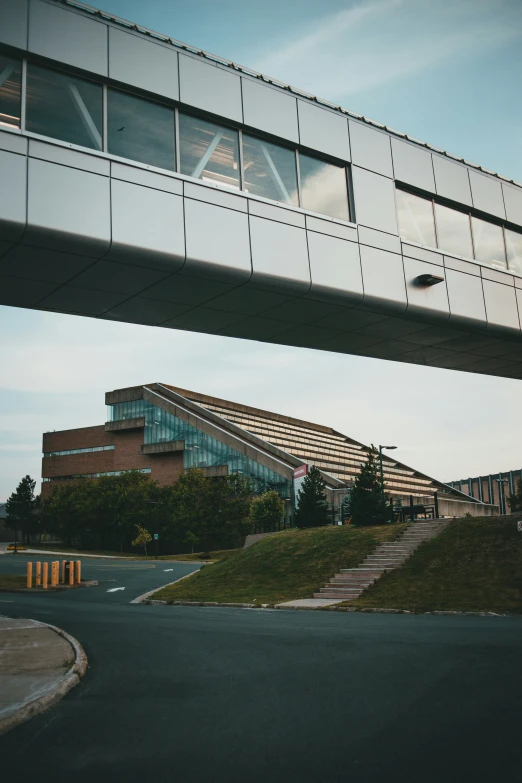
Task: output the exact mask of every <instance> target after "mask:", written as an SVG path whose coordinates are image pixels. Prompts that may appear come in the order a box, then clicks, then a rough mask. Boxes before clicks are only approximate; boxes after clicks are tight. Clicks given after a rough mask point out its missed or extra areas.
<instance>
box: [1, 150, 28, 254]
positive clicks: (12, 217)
mask: <svg viewBox="0 0 522 783" xmlns="http://www.w3.org/2000/svg"><path fill="white" fill-rule="evenodd" d="M0 171H1V172H2V182H3V184H2V187H0V215H1V217H0V239H1V240H2V241H3V242H7V243H9V242H16V241H17V240H18V239H20V238H21V236H22V234H23V233H24V231H25V227H26V223H27V208H26V205H27V158H26V157H24V156H22V155H15V154H13V153H12V152H5V151H4V150H0ZM8 183H9V184H8Z"/></svg>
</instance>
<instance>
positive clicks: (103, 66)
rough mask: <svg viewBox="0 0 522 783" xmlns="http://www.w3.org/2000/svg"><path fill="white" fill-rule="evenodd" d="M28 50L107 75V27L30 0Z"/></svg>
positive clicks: (69, 12)
mask: <svg viewBox="0 0 522 783" xmlns="http://www.w3.org/2000/svg"><path fill="white" fill-rule="evenodd" d="M15 4H16V3H15ZM8 5H10V6H12V5H13V3H8ZM28 48H29V51H30V52H34V54H40V55H42V57H49V58H50V59H51V60H59V61H60V62H62V63H67V65H73V66H74V67H76V68H82V69H83V70H85V71H92V72H93V73H97V74H100V75H101V76H107V75H108V73H107V71H108V68H107V61H108V56H107V55H108V46H107V25H105V24H103V23H102V22H97V21H95V20H94V19H87V18H86V17H85V16H83V15H81V14H78V13H75V12H74V11H71V10H69V9H66V8H59V7H58V6H55V5H50V4H49V3H44V2H40V0H31V13H30V15H29V47H28Z"/></svg>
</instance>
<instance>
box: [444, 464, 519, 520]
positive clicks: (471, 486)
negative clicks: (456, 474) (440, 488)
mask: <svg viewBox="0 0 522 783" xmlns="http://www.w3.org/2000/svg"><path fill="white" fill-rule="evenodd" d="M519 481H522V468H521V469H519V470H508V471H505V472H503V473H490V474H489V475H487V476H475V477H474V478H471V477H469V478H464V479H459V480H458V481H448V482H447V483H448V486H450V487H453V488H454V489H458V490H459V491H460V492H465V493H466V494H467V495H470V496H471V497H472V498H476V500H481V501H483V502H484V503H494V504H495V505H497V506H499V509H500V513H501V514H511V513H513V512H512V510H511V507H510V505H509V503H508V500H507V498H508V496H509V495H512V494H514V493H515V492H516V490H517V486H518V482H519Z"/></svg>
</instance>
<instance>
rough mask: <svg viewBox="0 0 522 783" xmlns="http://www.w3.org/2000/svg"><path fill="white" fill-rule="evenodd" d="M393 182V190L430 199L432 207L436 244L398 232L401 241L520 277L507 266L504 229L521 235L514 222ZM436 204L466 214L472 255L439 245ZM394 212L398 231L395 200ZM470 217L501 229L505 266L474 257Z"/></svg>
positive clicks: (520, 230)
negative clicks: (403, 235) (464, 254)
mask: <svg viewBox="0 0 522 783" xmlns="http://www.w3.org/2000/svg"><path fill="white" fill-rule="evenodd" d="M394 184H395V190H396V191H397V190H399V191H401V192H403V193H409V194H411V195H412V196H416V197H417V198H421V199H424V200H425V201H430V202H431V204H432V209H433V219H434V225H435V241H436V243H437V244H436V246H435V247H431V246H430V245H421V244H420V243H419V242H413V240H411V239H404V238H403V237H402V236H401V234H400V233H399V238H400V240H401V242H406V243H408V244H413V245H419V247H426V248H427V249H428V250H433V251H435V252H437V253H442V254H443V255H448V256H453V257H456V258H462V259H464V260H465V261H471V262H473V263H474V264H480V265H481V266H485V267H487V269H495V270H497V271H499V272H502V271H504V272H506V273H507V274H511V275H516V276H517V277H522V272H516V271H514V270H513V269H511V268H510V266H509V263H510V262H509V257H508V248H507V242H506V231H512V232H513V233H514V234H520V236H521V237H522V227H520V226H516V225H515V224H512V223H510V222H509V221H508V220H502V219H500V218H496V217H494V216H490V215H487V216H485V213H484V212H480V210H477V209H473V207H466V206H465V205H463V204H457V203H455V202H453V201H450V200H449V199H445V198H440V197H437V196H434V195H433V194H427V193H423V192H420V191H418V190H416V189H415V188H408V187H404V186H403V185H402V183H401V185H400V186H399V185H398V184H397V182H395V183H394ZM437 205H439V206H441V207H445V208H446V209H451V210H453V211H454V212H460V213H461V214H463V215H466V216H467V218H468V223H469V233H470V238H471V249H472V253H473V255H472V256H471V257H469V256H461V255H458V254H457V253H453V252H452V251H451V250H445V249H444V248H443V247H440V245H439V231H438V225H437V211H436V209H435V207H436V206H437ZM395 212H396V215H397V226H398V228H399V231H400V226H399V213H398V209H397V202H396V203H395ZM472 218H476V219H477V220H482V221H483V222H484V223H490V224H491V225H494V226H498V227H499V228H500V229H501V231H502V242H503V247H504V254H505V259H506V268H505V269H504V268H502V269H500V268H499V266H497V265H494V264H493V263H491V264H488V263H487V262H486V261H480V260H479V259H477V258H476V257H475V254H476V248H475V237H474V235H473V224H472ZM513 226H515V227H513Z"/></svg>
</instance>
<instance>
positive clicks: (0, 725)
mask: <svg viewBox="0 0 522 783" xmlns="http://www.w3.org/2000/svg"><path fill="white" fill-rule="evenodd" d="M86 669H87V656H86V655H85V653H84V651H83V649H82V647H81V645H80V643H79V642H77V641H76V639H74V638H73V637H72V636H69V634H67V633H65V631H62V630H60V629H59V628H55V627H54V626H52V625H46V624H45V623H40V622H37V621H36V620H12V619H11V618H10V617H2V616H0V734H4V733H5V732H6V731H9V729H12V728H14V726H18V725H19V724H20V723H24V721H26V720H29V718H32V717H33V716H34V715H37V714H38V713H40V712H44V710H47V709H49V707H51V706H52V705H53V704H56V702H58V701H60V699H61V698H63V696H65V694H66V693H68V691H70V690H71V688H74V686H75V685H77V684H78V683H79V681H80V678H81V677H83V675H84V674H85V672H86Z"/></svg>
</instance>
